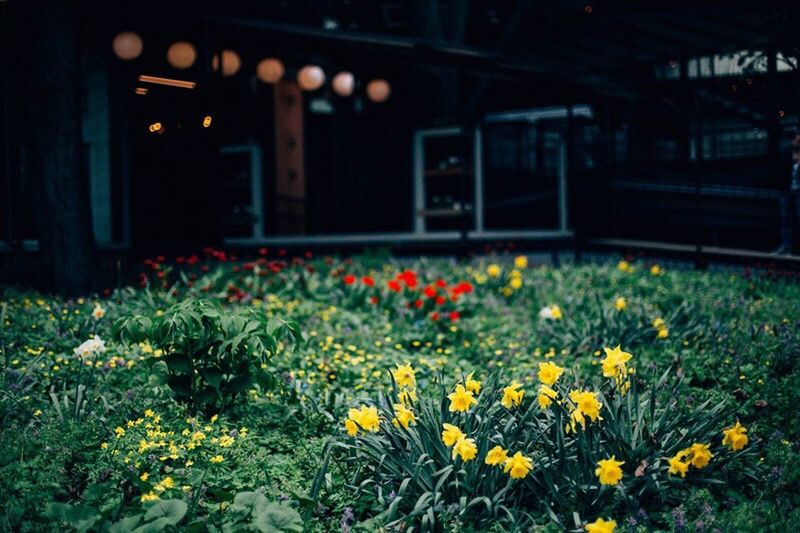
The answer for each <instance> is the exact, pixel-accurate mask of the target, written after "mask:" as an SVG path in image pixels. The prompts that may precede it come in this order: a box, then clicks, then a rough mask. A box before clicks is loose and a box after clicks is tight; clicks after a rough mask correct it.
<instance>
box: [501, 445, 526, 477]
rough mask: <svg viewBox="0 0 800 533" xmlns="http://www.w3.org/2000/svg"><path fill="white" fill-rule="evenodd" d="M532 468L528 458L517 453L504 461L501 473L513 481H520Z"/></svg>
mask: <svg viewBox="0 0 800 533" xmlns="http://www.w3.org/2000/svg"><path fill="white" fill-rule="evenodd" d="M532 468H533V460H531V458H530V457H525V456H524V455H522V452H517V453H515V454H514V455H512V456H511V457H509V458H508V459H506V462H505V467H503V472H505V473H507V474H508V475H509V476H511V477H512V478H514V479H522V478H524V477H525V476H527V475H528V472H530V471H531V469H532Z"/></svg>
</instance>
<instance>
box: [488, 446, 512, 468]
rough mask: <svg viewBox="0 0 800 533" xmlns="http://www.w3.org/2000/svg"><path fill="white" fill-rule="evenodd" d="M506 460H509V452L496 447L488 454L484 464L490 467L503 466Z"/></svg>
mask: <svg viewBox="0 0 800 533" xmlns="http://www.w3.org/2000/svg"><path fill="white" fill-rule="evenodd" d="M506 459H508V452H507V451H506V450H504V449H503V447H502V446H495V447H494V448H492V449H491V450H489V452H488V453H487V454H486V460H485V461H484V462H485V463H486V464H487V465H490V466H501V465H503V464H504V463H505V462H506Z"/></svg>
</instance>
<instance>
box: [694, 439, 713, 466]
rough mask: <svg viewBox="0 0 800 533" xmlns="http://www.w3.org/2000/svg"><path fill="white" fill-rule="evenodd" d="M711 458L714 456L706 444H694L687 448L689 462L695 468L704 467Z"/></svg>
mask: <svg viewBox="0 0 800 533" xmlns="http://www.w3.org/2000/svg"><path fill="white" fill-rule="evenodd" d="M712 457H714V454H712V453H711V450H710V446H709V445H708V444H701V443H699V442H695V443H694V444H692V446H691V447H690V448H689V458H690V459H689V461H690V462H691V463H692V466H693V467H695V468H704V467H706V466H707V465H708V463H709V462H710V461H711V458H712Z"/></svg>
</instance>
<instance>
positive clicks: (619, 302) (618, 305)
mask: <svg viewBox="0 0 800 533" xmlns="http://www.w3.org/2000/svg"><path fill="white" fill-rule="evenodd" d="M626 307H628V302H627V300H625V298H623V297H622V296H620V297H619V298H617V299H616V300H615V301H614V309H616V310H617V311H624V310H625V308H626Z"/></svg>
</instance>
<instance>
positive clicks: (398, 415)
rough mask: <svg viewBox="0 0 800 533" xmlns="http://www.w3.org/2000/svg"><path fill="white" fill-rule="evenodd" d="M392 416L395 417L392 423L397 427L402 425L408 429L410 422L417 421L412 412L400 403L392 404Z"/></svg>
mask: <svg viewBox="0 0 800 533" xmlns="http://www.w3.org/2000/svg"><path fill="white" fill-rule="evenodd" d="M394 416H395V418H394V419H393V420H392V424H394V426H395V427H398V428H399V427H400V426H403V427H404V428H406V429H408V426H409V424H411V423H412V422H413V423H415V424H416V422H417V419H416V417H415V416H414V412H413V411H412V410H411V409H409V408H407V407H406V406H405V405H403V404H402V403H396V404H394Z"/></svg>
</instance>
